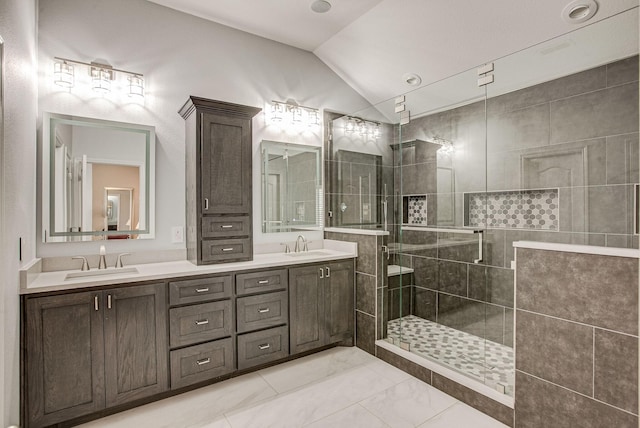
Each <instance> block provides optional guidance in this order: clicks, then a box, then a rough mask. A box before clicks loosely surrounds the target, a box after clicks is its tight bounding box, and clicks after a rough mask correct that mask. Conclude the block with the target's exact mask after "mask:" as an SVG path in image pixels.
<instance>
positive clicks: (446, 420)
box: [418, 402, 508, 428]
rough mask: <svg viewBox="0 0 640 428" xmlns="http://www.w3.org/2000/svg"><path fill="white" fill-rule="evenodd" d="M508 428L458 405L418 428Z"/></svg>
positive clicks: (464, 406) (464, 405)
mask: <svg viewBox="0 0 640 428" xmlns="http://www.w3.org/2000/svg"><path fill="white" fill-rule="evenodd" d="M458 427H473V428H508V427H507V425H505V424H503V423H501V422H498V421H496V420H495V419H493V418H491V417H490V416H487V415H485V414H484V413H482V412H480V411H478V410H476V409H474V408H472V407H469V406H467V405H466V404H464V403H460V402H458V403H456V404H454V405H453V406H451V407H449V408H448V409H447V410H445V411H444V412H442V413H440V414H439V415H437V416H434V417H433V418H431V419H429V420H428V421H427V422H425V423H424V424H422V425H420V426H419V427H418V428H458Z"/></svg>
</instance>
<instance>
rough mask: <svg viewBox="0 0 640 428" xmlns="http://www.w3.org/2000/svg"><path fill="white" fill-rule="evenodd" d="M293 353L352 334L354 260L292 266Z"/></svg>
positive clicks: (290, 287) (291, 330)
mask: <svg viewBox="0 0 640 428" xmlns="http://www.w3.org/2000/svg"><path fill="white" fill-rule="evenodd" d="M289 310H290V342H291V353H292V354H297V353H299V352H304V351H308V350H311V349H315V348H319V347H322V346H325V345H328V344H331V343H337V342H341V341H343V340H347V339H350V338H352V337H353V331H354V330H353V328H354V327H353V326H354V265H353V260H348V261H342V262H328V263H319V264H316V265H311V266H304V267H298V268H291V269H289Z"/></svg>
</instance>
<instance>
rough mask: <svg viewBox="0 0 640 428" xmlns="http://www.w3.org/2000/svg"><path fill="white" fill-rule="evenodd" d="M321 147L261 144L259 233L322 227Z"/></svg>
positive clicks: (264, 142) (273, 142) (318, 228)
mask: <svg viewBox="0 0 640 428" xmlns="http://www.w3.org/2000/svg"><path fill="white" fill-rule="evenodd" d="M320 152H321V149H320V147H314V146H305V145H301V144H291V143H281V142H277V141H262V143H261V153H262V232H264V233H277V232H293V231H304V230H320V229H321V228H322V218H323V216H324V208H323V203H322V201H323V190H322V173H321V169H320V165H321V163H320V159H321V156H320Z"/></svg>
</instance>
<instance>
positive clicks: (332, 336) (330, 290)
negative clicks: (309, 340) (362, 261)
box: [324, 260, 354, 343]
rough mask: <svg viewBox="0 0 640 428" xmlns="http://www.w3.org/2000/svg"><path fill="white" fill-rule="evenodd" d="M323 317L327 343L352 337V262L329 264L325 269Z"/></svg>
mask: <svg viewBox="0 0 640 428" xmlns="http://www.w3.org/2000/svg"><path fill="white" fill-rule="evenodd" d="M324 280H325V282H326V285H325V295H324V298H325V303H324V304H325V317H326V321H325V322H326V330H327V343H335V342H341V341H343V340H346V339H350V338H352V337H353V324H354V322H353V317H354V306H353V305H354V303H353V301H354V296H353V295H354V288H353V287H354V272H353V261H352V260H349V261H345V262H335V263H329V264H328V265H327V267H326V268H325V279H324Z"/></svg>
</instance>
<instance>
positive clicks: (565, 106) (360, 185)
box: [325, 7, 640, 396]
mask: <svg viewBox="0 0 640 428" xmlns="http://www.w3.org/2000/svg"><path fill="white" fill-rule="evenodd" d="M604 35H606V37H605V36H604ZM479 66H482V64H481V65H479ZM489 68H491V67H489ZM483 71H486V70H480V72H479V71H478V69H477V68H474V69H471V70H468V71H466V72H463V73H460V74H457V75H454V76H451V77H449V78H447V79H444V80H442V81H438V82H435V83H433V84H428V85H425V86H423V87H421V88H419V89H417V90H414V91H412V92H408V93H406V94H404V99H393V100H388V101H386V102H383V103H380V104H377V105H375V106H373V107H372V108H369V109H367V110H363V111H359V112H354V113H351V114H349V115H337V114H335V115H333V117H332V120H331V122H330V124H329V134H330V139H329V140H330V143H329V146H328V150H327V151H326V160H327V162H326V163H325V165H326V170H325V176H326V177H327V180H328V182H329V186H328V187H329V190H328V197H327V206H328V207H329V210H330V211H331V213H332V218H331V219H329V220H330V222H329V224H330V225H332V226H339V227H351V228H363V229H377V230H384V231H387V232H388V233H389V236H388V253H387V257H388V261H387V263H386V264H387V275H386V281H385V283H384V284H383V285H382V287H381V289H380V290H378V291H379V292H378V297H377V299H378V305H377V308H378V313H377V317H378V320H380V322H379V323H378V327H377V329H378V331H377V337H378V338H381V339H384V340H387V341H388V342H391V343H393V344H394V345H396V346H398V347H399V348H402V349H404V350H405V351H409V352H411V353H412V354H415V355H418V356H420V357H423V358H424V359H425V360H426V361H429V363H430V364H435V365H436V366H437V367H441V368H443V369H444V370H445V371H446V370H450V371H453V372H455V373H458V374H462V375H464V376H465V377H467V378H470V379H473V380H475V381H477V382H479V383H481V384H484V385H485V387H486V388H488V389H491V390H492V391H493V392H494V393H495V392H497V393H498V394H504V395H505V396H513V393H514V343H515V342H517V339H516V334H515V332H514V311H513V307H514V288H515V287H514V271H513V270H512V261H513V259H514V251H513V242H515V241H523V240H524V241H544V242H556V243H570V244H581V245H599V246H610V247H624V248H638V221H639V219H638V187H639V186H638V183H639V182H640V179H639V174H638V164H639V157H640V155H639V150H638V117H639V113H638V8H637V7H635V8H632V9H631V10H629V11H627V12H625V13H622V14H619V15H616V16H613V17H611V18H608V19H605V20H602V21H599V22H596V23H594V24H591V25H587V26H584V27H582V28H579V29H578V30H575V31H573V32H570V33H567V34H565V35H563V36H560V37H557V38H554V39H551V40H548V41H546V42H544V43H541V44H538V45H535V46H532V47H530V48H528V49H525V50H523V51H520V52H516V53H514V54H512V55H508V56H505V57H503V58H499V59H496V60H495V61H493V70H490V71H487V72H486V73H483ZM489 74H492V75H493V77H494V82H493V83H490V84H488V85H484V86H483V85H479V84H478V80H479V79H481V78H482V77H485V76H487V75H489ZM396 101H398V102H396ZM402 109H404V111H405V112H406V111H409V112H410V114H409V119H408V120H406V119H405V118H401V113H396V111H397V110H402ZM405 114H406V113H405ZM430 367H432V366H430Z"/></svg>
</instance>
